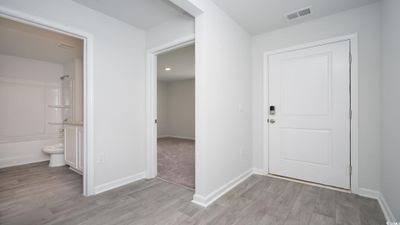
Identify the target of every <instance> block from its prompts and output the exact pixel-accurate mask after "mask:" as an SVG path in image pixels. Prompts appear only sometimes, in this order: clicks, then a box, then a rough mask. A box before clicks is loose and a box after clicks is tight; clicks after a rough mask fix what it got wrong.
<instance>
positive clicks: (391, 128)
mask: <svg viewBox="0 0 400 225" xmlns="http://www.w3.org/2000/svg"><path fill="white" fill-rule="evenodd" d="M399 11H400V1H398V0H384V1H382V76H383V79H382V124H383V126H382V143H383V145H382V147H383V149H382V161H381V164H382V171H381V182H382V194H383V196H384V197H385V199H386V201H387V203H388V205H389V207H390V208H391V210H392V213H393V215H394V217H396V219H397V220H399V219H400V194H399V190H400V180H399V160H400V139H399V128H400V117H399V115H400V101H399V99H400V91H399V85H400V64H399V59H400V42H399V40H400V25H399V21H400V14H399Z"/></svg>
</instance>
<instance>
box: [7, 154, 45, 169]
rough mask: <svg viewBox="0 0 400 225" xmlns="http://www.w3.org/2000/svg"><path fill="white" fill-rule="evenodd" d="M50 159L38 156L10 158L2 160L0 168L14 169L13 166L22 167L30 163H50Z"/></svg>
mask: <svg viewBox="0 0 400 225" xmlns="http://www.w3.org/2000/svg"><path fill="white" fill-rule="evenodd" d="M49 159H50V158H49V157H42V156H37V155H26V156H18V157H10V158H3V159H0V168H6V167H12V166H20V165H25V164H30V163H38V162H44V161H49Z"/></svg>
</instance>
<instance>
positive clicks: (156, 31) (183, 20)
mask: <svg viewBox="0 0 400 225" xmlns="http://www.w3.org/2000/svg"><path fill="white" fill-rule="evenodd" d="M188 36H194V18H188V17H187V16H182V17H178V18H175V19H172V20H168V21H166V22H165V23H162V24H160V25H158V26H156V27H153V28H151V29H149V30H147V32H146V47H147V48H148V49H150V48H153V47H156V46H162V45H164V44H166V43H170V42H172V41H175V40H178V39H180V38H183V37H188Z"/></svg>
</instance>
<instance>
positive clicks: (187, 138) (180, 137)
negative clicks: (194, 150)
mask: <svg viewBox="0 0 400 225" xmlns="http://www.w3.org/2000/svg"><path fill="white" fill-rule="evenodd" d="M157 138H178V139H185V140H191V141H194V140H195V138H194V137H183V136H175V135H162V136H158V137H157Z"/></svg>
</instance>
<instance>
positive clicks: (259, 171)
mask: <svg viewBox="0 0 400 225" xmlns="http://www.w3.org/2000/svg"><path fill="white" fill-rule="evenodd" d="M253 174H255V175H263V176H266V175H268V173H267V172H266V171H265V170H264V169H260V168H253Z"/></svg>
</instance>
